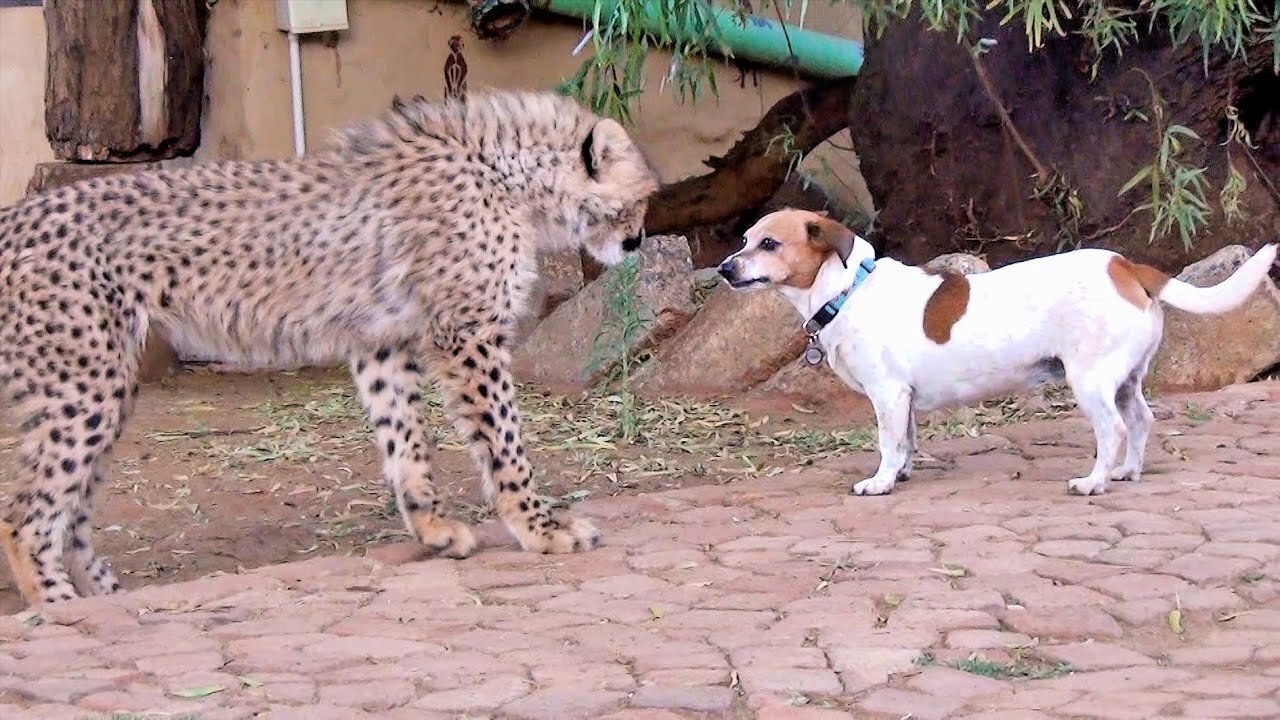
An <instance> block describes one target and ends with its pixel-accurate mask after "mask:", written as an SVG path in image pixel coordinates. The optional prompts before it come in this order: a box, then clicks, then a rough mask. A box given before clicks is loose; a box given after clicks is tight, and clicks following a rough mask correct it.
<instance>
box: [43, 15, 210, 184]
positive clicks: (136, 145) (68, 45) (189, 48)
mask: <svg viewBox="0 0 1280 720" xmlns="http://www.w3.org/2000/svg"><path fill="white" fill-rule="evenodd" d="M44 17H45V25H46V29H47V32H48V63H49V68H48V75H47V78H46V82H45V129H46V132H47V134H48V136H49V143H50V144H51V145H52V146H53V151H54V154H55V155H56V156H57V157H59V158H62V159H65V160H95V161H108V162H132V161H139V160H161V159H166V158H173V157H179V156H182V155H190V154H191V153H192V152H194V151H195V149H196V146H197V145H198V144H199V142H200V110H201V104H202V102H203V98H204V29H205V20H206V19H207V17H208V8H207V6H206V4H205V2H204V0H111V1H110V2H85V0H46V2H45V5H44Z"/></svg>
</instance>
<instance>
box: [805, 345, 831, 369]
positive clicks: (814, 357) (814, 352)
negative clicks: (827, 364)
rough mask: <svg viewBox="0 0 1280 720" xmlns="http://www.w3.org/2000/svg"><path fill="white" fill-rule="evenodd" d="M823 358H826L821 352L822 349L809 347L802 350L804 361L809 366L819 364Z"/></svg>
mask: <svg viewBox="0 0 1280 720" xmlns="http://www.w3.org/2000/svg"><path fill="white" fill-rule="evenodd" d="M824 357H826V353H824V352H822V348H820V347H818V346H817V345H810V346H809V347H807V348H805V349H804V361H805V362H807V363H809V364H810V365H817V364H819V363H821V362H822V358H824Z"/></svg>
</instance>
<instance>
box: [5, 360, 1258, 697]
mask: <svg viewBox="0 0 1280 720" xmlns="http://www.w3.org/2000/svg"><path fill="white" fill-rule="evenodd" d="M1188 402H1194V403H1195V405H1196V406H1197V408H1199V410H1200V412H1204V413H1209V414H1211V415H1212V419H1211V420H1209V421H1208V422H1201V423H1200V424H1196V422H1193V421H1192V420H1191V419H1188V418H1187V417H1185V415H1186V413H1185V412H1184V410H1185V408H1186V407H1187V403H1188ZM1157 411H1158V414H1159V417H1160V418H1161V419H1160V420H1159V421H1158V422H1157V425H1156V428H1155V434H1154V435H1153V437H1152V440H1151V443H1150V446H1149V449H1148V452H1149V456H1148V457H1149V459H1148V464H1147V472H1146V475H1145V476H1144V479H1143V481H1142V482H1139V483H1114V484H1113V485H1112V488H1111V491H1110V492H1109V493H1108V494H1106V495H1103V496H1099V497H1092V498H1080V497H1075V496H1071V495H1068V494H1067V493H1066V488H1065V485H1066V479H1067V478H1068V477H1072V476H1074V475H1078V474H1081V473H1083V472H1084V471H1085V470H1086V469H1087V467H1088V465H1089V464H1090V463H1091V453H1092V442H1091V440H1090V437H1089V432H1088V428H1087V426H1086V425H1085V424H1084V423H1083V422H1082V421H1080V419H1079V418H1078V417H1070V418H1067V419H1061V420H1056V421H1045V420H1036V421H1032V422H1027V423H1022V424H1015V425H1009V426H1004V427H993V428H988V432H987V434H986V435H983V436H981V437H978V438H958V439H953V440H941V441H932V442H930V441H926V442H924V443H923V444H922V449H924V450H925V451H926V452H928V453H929V454H930V456H931V457H932V458H933V459H932V460H930V461H929V462H927V463H923V464H922V467H921V468H920V469H918V470H917V472H916V473H915V475H914V477H913V478H912V481H911V482H910V483H907V484H905V485H903V486H901V488H900V489H898V490H895V492H894V494H893V495H891V496H888V497H883V498H856V497H850V496H847V495H846V494H845V493H844V489H845V487H846V486H847V485H848V483H849V481H851V480H854V479H857V478H860V477H862V476H863V475H865V473H867V472H868V471H869V470H870V468H872V467H873V466H874V462H875V458H874V456H873V455H871V454H867V453H864V454H859V455H854V456H850V457H844V458H840V459H836V460H825V461H822V462H820V463H818V464H817V465H815V466H813V467H810V468H806V469H804V470H803V471H802V472H798V473H785V474H783V475H780V476H776V477H772V478H758V479H746V480H742V481H740V482H737V483H734V484H730V485H721V486H694V487H689V488H684V489H679V490H672V491H668V492H663V493H655V494H651V495H640V496H632V497H620V498H612V499H606V500H598V501H597V500H592V501H588V502H584V503H581V504H579V505H578V506H577V512H579V513H581V514H582V515H585V516H590V517H593V518H595V520H596V521H597V523H598V524H599V525H601V526H603V527H604V528H605V529H606V530H607V532H608V535H607V541H606V545H605V546H604V547H603V548H601V549H600V550H597V551H594V552H591V553H586V554H582V555H575V556H556V557H550V556H534V555H528V554H525V553H520V552H513V551H511V550H510V549H509V548H507V547H489V548H488V549H486V550H484V551H482V552H481V553H479V554H477V555H476V556H475V557H473V558H471V559H468V560H465V561H452V560H427V561H421V562H412V561H411V559H412V558H413V557H414V553H412V552H409V551H406V549H405V548H403V547H398V546H391V547H383V548H377V549H376V550H375V551H374V552H372V553H371V557H368V558H320V559H314V560H310V561H307V562H301V563H294V564H290V565H285V566H278V567H270V568H261V569H258V570H254V571H249V572H245V573H241V574H237V575H222V576H214V577H209V578H204V579H201V580H198V581H194V582H188V583H180V584H175V585H168V586H156V587H148V588H143V589H140V590H137V591H134V592H131V593H124V594H120V595H117V596H112V597H107V598H91V599H84V600H77V601H74V602H72V603H68V604H66V605H62V606H58V607H51V608H45V609H43V610H42V611H40V612H37V613H33V612H25V613H20V614H18V615H15V616H11V617H0V717H4V718H6V720H8V719H10V718H15V719H16V718H42V719H44V718H52V719H55V720H56V719H57V718H89V717H110V716H111V715H112V714H113V713H132V714H133V715H134V716H138V717H148V716H154V717H198V718H201V719H202V720H218V719H221V718H237V719H238V718H305V719H306V720H323V719H325V718H362V717H369V718H373V717H378V718H391V719H392V720H396V718H419V719H426V720H433V719H435V718H459V717H472V718H494V719H495V720H497V719H499V718H501V719H510V720H516V719H523V720H541V719H542V718H547V719H548V720H550V719H551V718H555V719H557V720H559V719H565V720H571V719H572V718H608V719H609V720H693V719H695V718H752V719H753V720H836V719H838V718H855V717H856V718H868V719H869V720H888V719H889V718H894V719H898V718H903V717H907V716H910V717H912V718H920V719H923V718H957V719H958V718H966V719H967V718H984V719H986V720H1003V719H1005V718H1028V719H1033V718H1044V719H1046V720H1066V719H1068V718H1077V717H1088V718H1156V717H1159V718H1208V717H1223V718H1226V717H1245V718H1273V717H1278V716H1280V442H1277V438H1278V437H1280V384H1278V383H1256V384H1252V385H1247V386H1238V387H1233V388H1228V389H1226V390H1222V391H1219V392H1216V393H1210V394H1201V395H1197V396H1194V397H1171V398H1165V399H1163V400H1162V401H1161V402H1159V403H1157ZM1196 419H1197V420H1203V419H1204V418H1203V417H1202V416H1200V414H1199V413H1197V414H1196ZM1015 474H1016V475H1017V476H1016V477H1014V475H1015ZM1175 611H1176V613H1175V615H1173V616H1172V618H1171V615H1170V613H1171V612H1175ZM1175 630H1180V631H1181V632H1175Z"/></svg>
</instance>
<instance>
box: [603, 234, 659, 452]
mask: <svg viewBox="0 0 1280 720" xmlns="http://www.w3.org/2000/svg"><path fill="white" fill-rule="evenodd" d="M640 262H641V258H640V256H639V255H632V256H631V257H629V258H627V259H626V260H624V261H622V262H621V263H618V264H617V265H615V266H613V267H611V268H609V270H608V271H607V273H606V277H607V279H606V282H605V292H604V295H605V305H604V315H603V317H602V318H601V319H600V328H599V330H598V331H597V332H596V336H595V338H594V339H593V341H592V344H591V355H590V358H589V360H588V361H587V372H588V373H589V374H595V373H596V372H598V371H599V370H600V369H601V368H602V367H604V366H605V365H606V364H608V365H611V366H612V367H611V369H610V372H609V373H608V375H607V376H606V377H605V379H604V381H603V382H602V383H601V384H602V385H603V386H608V385H611V384H613V383H615V382H616V383H617V384H618V385H619V386H620V389H619V391H618V393H617V395H616V400H617V405H618V432H619V435H620V436H621V437H622V438H623V439H624V440H626V441H627V442H631V441H633V440H635V438H636V436H637V435H638V433H639V416H638V414H637V412H636V401H635V394H634V393H633V392H632V391H631V367H632V365H633V364H634V363H635V361H636V360H637V357H636V355H635V346H636V344H637V339H638V338H639V337H640V335H641V333H643V332H644V330H645V329H646V328H647V327H649V325H651V324H652V323H653V321H654V315H653V311H652V310H650V309H649V308H648V307H647V306H645V304H644V302H643V301H642V300H641V299H640V297H639V295H638V294H637V292H636V291H637V288H638V287H639V285H640Z"/></svg>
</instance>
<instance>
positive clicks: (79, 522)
mask: <svg viewBox="0 0 1280 720" xmlns="http://www.w3.org/2000/svg"><path fill="white" fill-rule="evenodd" d="M107 462H108V460H107V458H106V457H105V456H100V457H99V458H98V459H97V461H96V462H95V463H94V465H93V475H92V477H91V479H90V480H89V482H88V483H87V484H86V485H85V487H84V489H83V491H82V492H81V496H80V506H79V507H78V508H76V509H75V516H74V517H73V518H72V520H71V533H70V536H69V537H68V541H67V547H66V563H67V570H68V571H69V572H70V574H71V582H72V584H73V585H75V587H76V590H77V591H78V592H79V593H80V595H81V596H83V597H89V596H91V595H110V594H111V593H115V592H119V591H120V580H119V579H118V578H116V574H115V572H113V571H112V570H111V563H109V562H107V559H106V558H105V557H103V556H102V555H99V554H98V552H97V551H96V550H95V549H94V547H93V538H92V537H91V534H92V530H93V528H92V525H91V524H90V523H91V521H90V518H91V517H92V512H93V495H94V493H95V492H96V491H97V490H98V489H99V488H102V487H104V486H105V485H106V484H107Z"/></svg>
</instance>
